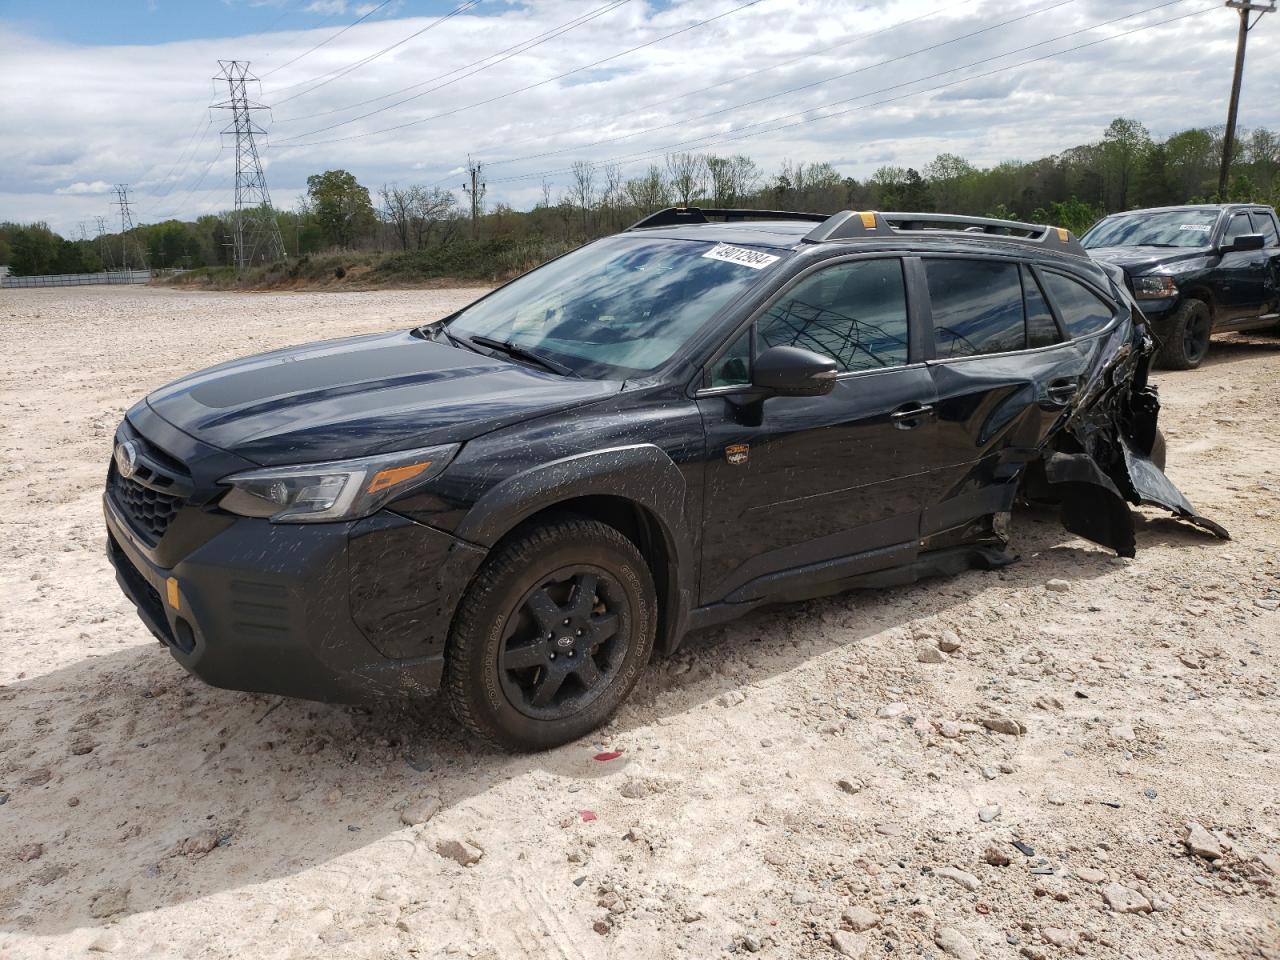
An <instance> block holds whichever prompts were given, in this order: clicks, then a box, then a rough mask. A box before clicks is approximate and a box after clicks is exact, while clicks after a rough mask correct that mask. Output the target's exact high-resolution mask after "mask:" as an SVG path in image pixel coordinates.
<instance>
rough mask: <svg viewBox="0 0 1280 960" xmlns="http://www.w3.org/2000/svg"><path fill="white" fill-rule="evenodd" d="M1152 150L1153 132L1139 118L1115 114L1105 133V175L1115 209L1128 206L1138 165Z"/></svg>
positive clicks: (1113, 208) (1103, 153)
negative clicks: (1116, 115)
mask: <svg viewBox="0 0 1280 960" xmlns="http://www.w3.org/2000/svg"><path fill="white" fill-rule="evenodd" d="M1150 149H1151V134H1149V133H1148V132H1147V128H1146V127H1144V126H1143V125H1142V124H1141V123H1139V122H1138V121H1137V120H1127V119H1125V118H1124V117H1116V119H1114V120H1112V121H1111V124H1110V125H1109V126H1108V127H1107V130H1106V132H1105V133H1104V134H1103V135H1102V160H1103V168H1102V170H1103V176H1104V179H1105V182H1106V190H1107V200H1108V202H1109V203H1110V204H1111V207H1110V209H1112V210H1127V209H1128V208H1129V199H1130V191H1131V190H1132V189H1133V181H1134V177H1135V174H1136V173H1137V171H1138V168H1139V167H1140V166H1141V164H1142V160H1143V158H1144V157H1145V156H1146V154H1147V151H1148V150H1150Z"/></svg>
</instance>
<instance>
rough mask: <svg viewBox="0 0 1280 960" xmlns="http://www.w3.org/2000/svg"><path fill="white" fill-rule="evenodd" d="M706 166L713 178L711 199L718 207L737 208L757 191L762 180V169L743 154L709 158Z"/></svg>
mask: <svg viewBox="0 0 1280 960" xmlns="http://www.w3.org/2000/svg"><path fill="white" fill-rule="evenodd" d="M706 164H707V173H708V175H709V176H710V178H711V199H712V201H713V202H714V203H715V205H716V206H717V207H733V206H736V205H737V204H738V203H740V202H741V201H742V200H744V199H745V198H746V196H747V195H748V194H749V193H751V192H752V191H753V190H755V187H756V184H757V183H758V182H759V180H760V168H759V167H757V166H756V162H755V161H754V160H752V159H751V158H750V157H747V156H743V155H742V154H736V155H735V156H732V157H717V156H709V157H707V160H706Z"/></svg>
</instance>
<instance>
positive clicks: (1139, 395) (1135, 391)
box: [1026, 301, 1231, 557]
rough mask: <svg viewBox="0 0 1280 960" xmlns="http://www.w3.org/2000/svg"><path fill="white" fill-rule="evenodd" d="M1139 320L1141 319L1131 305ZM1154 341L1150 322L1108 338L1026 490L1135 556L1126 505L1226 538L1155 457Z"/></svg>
mask: <svg viewBox="0 0 1280 960" xmlns="http://www.w3.org/2000/svg"><path fill="white" fill-rule="evenodd" d="M1129 303H1130V306H1131V309H1132V310H1133V316H1134V317H1141V313H1140V312H1139V311H1138V310H1137V306H1136V304H1133V303H1132V301H1129ZM1153 350H1154V342H1153V341H1152V339H1151V336H1150V333H1149V332H1148V330H1147V328H1146V326H1145V324H1143V323H1141V322H1140V321H1139V322H1134V321H1129V322H1125V323H1121V324H1120V325H1119V326H1118V327H1117V328H1116V329H1115V330H1114V331H1113V332H1112V334H1111V335H1110V336H1109V337H1107V338H1105V339H1103V340H1102V341H1101V342H1100V343H1099V346H1098V349H1097V353H1096V354H1095V363H1094V366H1093V369H1092V370H1091V371H1090V374H1089V376H1088V377H1087V378H1086V379H1085V383H1084V386H1083V387H1082V389H1081V391H1080V394H1079V396H1078V398H1077V401H1076V403H1075V404H1074V405H1073V407H1072V408H1071V409H1070V410H1069V411H1068V412H1067V413H1066V414H1065V415H1064V416H1063V418H1062V420H1061V421H1060V423H1059V424H1058V426H1057V428H1056V429H1055V430H1053V431H1052V432H1051V433H1050V434H1049V436H1048V437H1047V438H1046V441H1045V443H1044V445H1043V447H1042V453H1041V459H1040V460H1039V461H1038V463H1037V464H1036V465H1035V469H1032V470H1030V471H1029V473H1028V476H1027V478H1026V481H1027V482H1026V489H1027V491H1028V493H1029V494H1030V495H1031V496H1032V497H1033V498H1035V499H1039V500H1049V501H1052V502H1056V503H1058V504H1059V505H1060V508H1061V518H1062V524H1063V526H1064V527H1066V528H1067V529H1068V530H1069V531H1071V532H1072V533H1074V534H1077V535H1079V536H1082V537H1084V538H1085V539H1087V540H1091V541H1093V542H1094V543H1098V544H1101V545H1103V546H1106V547H1110V548H1111V549H1113V550H1115V551H1116V553H1117V554H1118V555H1120V556H1122V557H1132V556H1133V555H1134V552H1135V548H1136V542H1135V535H1134V522H1133V515H1132V513H1131V512H1130V510H1129V505H1130V504H1132V505H1134V506H1143V505H1146V506H1159V507H1163V508H1165V509H1166V510H1168V511H1170V512H1171V513H1172V514H1173V515H1174V516H1176V517H1178V518H1179V519H1182V520H1186V521H1188V522H1190V523H1193V524H1195V525H1196V526H1198V527H1200V528H1201V529H1203V530H1206V531H1208V532H1209V533H1212V534H1213V535H1214V536H1216V537H1220V538H1221V539H1223V540H1229V539H1231V536H1230V534H1228V533H1227V531H1226V529H1224V528H1223V527H1222V526H1221V525H1220V524H1218V523H1215V522H1214V521H1212V520H1209V519H1208V518H1206V517H1204V516H1202V515H1201V514H1200V513H1199V512H1197V511H1196V509H1195V507H1193V506H1192V505H1191V503H1190V502H1189V501H1188V500H1187V498H1186V497H1185V496H1183V494H1182V492H1181V491H1179V490H1178V488H1177V487H1176V486H1174V484H1173V482H1172V481H1171V480H1170V479H1169V478H1168V477H1167V476H1165V474H1164V471H1163V470H1161V469H1160V467H1158V466H1157V465H1156V464H1155V463H1154V462H1153V461H1152V459H1151V453H1152V450H1153V449H1154V447H1155V443H1156V436H1157V430H1156V421H1157V419H1158V417H1159V412H1160V400H1159V396H1158V394H1157V393H1156V389H1155V387H1154V386H1152V385H1151V384H1149V383H1148V381H1147V373H1148V370H1149V368H1150V362H1151V354H1152V352H1153Z"/></svg>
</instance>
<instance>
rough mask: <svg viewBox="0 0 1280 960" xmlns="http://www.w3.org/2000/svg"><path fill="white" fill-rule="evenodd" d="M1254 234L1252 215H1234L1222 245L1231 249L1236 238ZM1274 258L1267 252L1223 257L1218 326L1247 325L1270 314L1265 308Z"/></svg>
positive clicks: (1219, 268) (1254, 251)
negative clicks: (1224, 324)
mask: <svg viewBox="0 0 1280 960" xmlns="http://www.w3.org/2000/svg"><path fill="white" fill-rule="evenodd" d="M1255 232H1256V230H1255V229H1254V225H1253V223H1252V222H1251V221H1250V220H1249V214H1248V213H1247V212H1245V211H1243V210H1241V211H1240V212H1239V213H1234V214H1232V215H1231V219H1230V220H1228V221H1227V228H1226V232H1225V233H1224V235H1223V237H1222V241H1221V245H1222V246H1223V247H1227V246H1230V245H1231V244H1232V243H1234V242H1235V240H1236V238H1237V237H1241V236H1243V235H1245V234H1247V233H1255ZM1272 256H1274V252H1273V251H1268V250H1266V249H1262V250H1231V251H1228V252H1227V253H1224V254H1222V261H1221V263H1219V265H1218V272H1219V274H1220V275H1221V277H1222V282H1221V288H1220V289H1221V294H1220V299H1219V302H1218V317H1217V319H1218V321H1219V322H1225V323H1226V324H1228V325H1230V324H1233V323H1241V322H1246V321H1249V320H1253V319H1255V318H1256V317H1258V316H1259V315H1260V314H1263V313H1265V312H1267V311H1266V306H1267V303H1268V302H1269V301H1270V299H1271V297H1272V294H1271V292H1270V291H1269V290H1268V281H1269V280H1270V279H1271V277H1270V273H1271V269H1270V267H1271V264H1270V261H1271V257H1272Z"/></svg>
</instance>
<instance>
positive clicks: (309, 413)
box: [147, 332, 621, 466]
mask: <svg viewBox="0 0 1280 960" xmlns="http://www.w3.org/2000/svg"><path fill="white" fill-rule="evenodd" d="M620 388H621V384H619V383H617V382H610V381H594V380H574V379H572V378H568V377H561V376H557V375H555V374H552V373H544V372H542V371H541V370H537V369H535V368H532V367H527V366H523V365H521V364H518V363H514V362H511V361H508V360H507V359H506V358H503V357H487V356H481V355H480V354H477V353H472V352H471V351H469V350H465V349H462V348H459V347H453V346H450V345H447V344H443V343H436V342H435V341H432V340H425V339H422V338H421V337H418V336H415V335H414V334H412V333H409V332H397V333H388V334H376V335H373V336H364V337H353V338H350V339H345V340H331V341H327V342H324V343H317V344H309V345H306V346H301V347H290V348H287V349H284V350H276V351H274V352H272V353H264V354H260V355H258V356H255V357H247V358H245V359H243V360H234V361H232V362H230V363H224V364H221V365H219V366H216V367H210V368H209V369H207V370H202V371H200V372H198V373H193V374H191V375H190V376H188V377H184V378H182V379H181V380H177V381H175V382H174V383H171V384H169V385H168V386H166V387H162V388H161V389H159V390H157V391H155V392H154V393H152V394H151V395H150V396H149V397H148V398H147V403H148V404H149V406H150V407H151V409H152V410H154V411H155V412H156V413H157V414H158V415H159V416H160V417H162V418H163V419H165V420H166V421H168V422H169V423H170V424H172V425H173V426H175V427H177V428H178V429H179V430H182V431H183V432H184V433H187V434H190V435H191V436H193V437H195V438H196V439H198V440H201V441H203V442H205V443H208V444H211V445H213V446H215V447H220V448H221V449H223V450H228V451H231V452H232V453H235V454H238V455H239V456H241V457H244V458H245V459H247V460H251V461H253V462H255V463H259V464H263V465H266V466H274V465H277V464H287V463H314V462H317V461H321V460H338V459H344V458H347V457H359V456H367V455H370V454H374V453H381V452H388V451H394V450H403V449H410V448H413V447H420V446H429V445H431V444H436V443H454V442H459V441H463V440H468V439H470V438H471V437H475V436H478V435H479V434H481V433H487V432H489V431H491V430H494V429H497V428H499V427H502V426H506V425H507V424H510V423H514V422H517V421H519V420H526V419H528V418H529V417H531V416H537V415H541V414H546V413H551V412H553V411H556V410H561V409H564V408H566V407H571V406H576V405H578V404H581V403H585V402H588V401H591V400H595V399H600V398H602V397H605V396H607V395H609V394H612V393H616V392H617V391H618V390H619V389H620Z"/></svg>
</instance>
